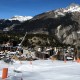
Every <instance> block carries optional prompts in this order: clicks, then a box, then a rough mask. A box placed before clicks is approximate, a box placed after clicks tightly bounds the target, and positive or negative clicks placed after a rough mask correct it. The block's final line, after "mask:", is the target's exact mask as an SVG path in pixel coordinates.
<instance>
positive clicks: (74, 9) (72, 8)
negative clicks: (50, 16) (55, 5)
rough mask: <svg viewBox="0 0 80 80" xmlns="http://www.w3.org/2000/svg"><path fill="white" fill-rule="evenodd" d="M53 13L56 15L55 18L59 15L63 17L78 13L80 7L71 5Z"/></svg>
mask: <svg viewBox="0 0 80 80" xmlns="http://www.w3.org/2000/svg"><path fill="white" fill-rule="evenodd" d="M54 12H55V14H56V15H55V18H56V17H58V16H59V15H61V16H65V13H71V12H80V5H78V4H75V3H72V4H70V5H69V6H68V7H66V8H60V9H56V10H55V11H54Z"/></svg>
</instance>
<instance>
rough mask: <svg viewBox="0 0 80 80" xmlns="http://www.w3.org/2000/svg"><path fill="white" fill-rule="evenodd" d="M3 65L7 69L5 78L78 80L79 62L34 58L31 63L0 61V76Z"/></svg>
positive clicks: (79, 72) (13, 79) (79, 77)
mask: <svg viewBox="0 0 80 80" xmlns="http://www.w3.org/2000/svg"><path fill="white" fill-rule="evenodd" d="M4 67H7V68H8V69H9V71H8V76H9V77H8V79H7V80H20V78H21V77H22V78H23V80H80V63H77V62H72V61H67V62H66V63H64V62H63V61H53V62H52V61H51V60H36V61H32V65H31V64H30V62H29V61H23V62H22V64H20V62H19V61H16V62H15V63H14V64H13V65H12V64H6V63H4V62H3V61H0V76H1V74H2V69H3V68H4ZM14 70H17V71H21V73H17V72H14ZM12 76H14V77H12ZM16 77H17V79H16ZM0 80H1V79H0Z"/></svg>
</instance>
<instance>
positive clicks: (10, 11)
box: [0, 0, 80, 18]
mask: <svg viewBox="0 0 80 80" xmlns="http://www.w3.org/2000/svg"><path fill="white" fill-rule="evenodd" d="M71 3H77V4H80V0H0V18H11V17H12V16H14V15H22V16H35V15H37V14H40V13H43V12H45V11H50V10H54V9H57V8H64V7H67V6H68V5H70V4H71Z"/></svg>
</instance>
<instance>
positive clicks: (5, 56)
mask: <svg viewBox="0 0 80 80" xmlns="http://www.w3.org/2000/svg"><path fill="white" fill-rule="evenodd" d="M79 58H80V52H79V50H77V49H76V48H73V47H70V46H69V47H51V46H50V47H41V46H37V47H34V48H32V47H21V46H15V47H13V45H12V43H9V42H7V43H5V44H2V45H1V46H0V60H3V61H4V62H6V63H9V62H11V61H12V60H19V61H26V60H28V61H33V60H39V59H44V60H47V59H52V60H63V61H64V60H73V61H75V60H77V59H79Z"/></svg>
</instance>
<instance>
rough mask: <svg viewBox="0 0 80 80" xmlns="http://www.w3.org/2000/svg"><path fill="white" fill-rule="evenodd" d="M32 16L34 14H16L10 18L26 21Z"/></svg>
mask: <svg viewBox="0 0 80 80" xmlns="http://www.w3.org/2000/svg"><path fill="white" fill-rule="evenodd" d="M31 18H32V16H14V17H12V18H11V19H9V20H19V21H21V22H22V21H26V20H29V19H31Z"/></svg>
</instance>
